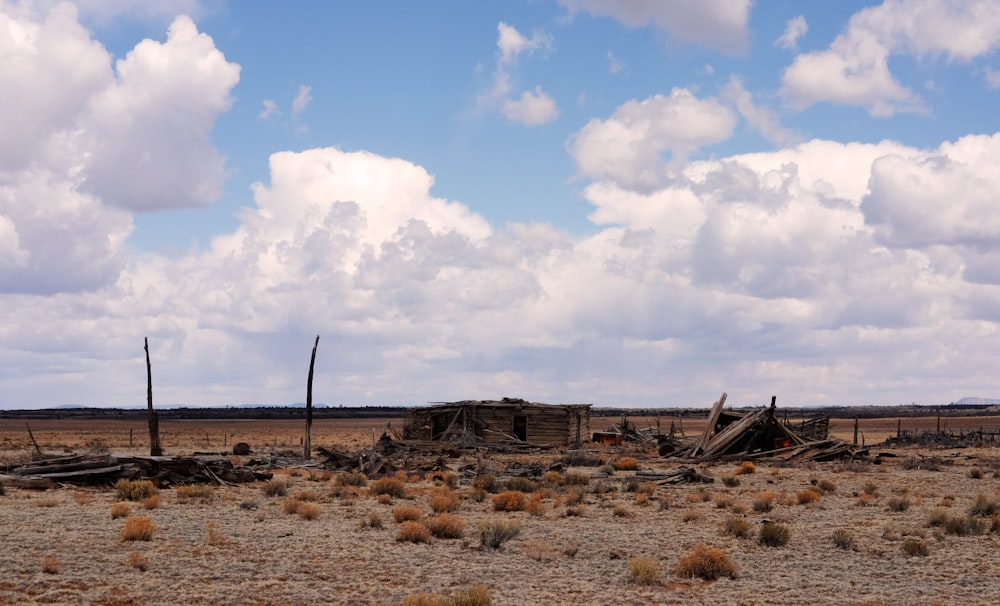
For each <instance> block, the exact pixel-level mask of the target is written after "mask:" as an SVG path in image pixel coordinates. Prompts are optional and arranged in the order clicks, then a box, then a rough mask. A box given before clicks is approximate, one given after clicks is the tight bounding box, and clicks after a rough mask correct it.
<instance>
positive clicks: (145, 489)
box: [115, 478, 160, 501]
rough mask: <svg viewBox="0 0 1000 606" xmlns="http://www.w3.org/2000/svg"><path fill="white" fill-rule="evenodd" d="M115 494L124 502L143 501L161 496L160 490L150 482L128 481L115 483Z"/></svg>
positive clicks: (122, 480)
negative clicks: (157, 495)
mask: <svg viewBox="0 0 1000 606" xmlns="http://www.w3.org/2000/svg"><path fill="white" fill-rule="evenodd" d="M115 492H116V493H118V498H119V499H121V500H122V501H141V500H143V499H145V498H148V497H151V496H153V495H154V494H159V492H160V490H159V489H158V488H157V487H156V485H155V484H153V483H152V482H150V481H149V480H126V479H124V478H123V479H121V480H118V481H117V482H115Z"/></svg>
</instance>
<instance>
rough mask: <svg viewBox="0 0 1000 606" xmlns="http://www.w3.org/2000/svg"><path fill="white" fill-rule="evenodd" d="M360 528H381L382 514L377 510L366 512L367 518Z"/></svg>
mask: <svg viewBox="0 0 1000 606" xmlns="http://www.w3.org/2000/svg"><path fill="white" fill-rule="evenodd" d="M361 527H362V528H382V516H381V515H379V513H378V512H377V511H373V512H371V513H370V514H368V519H367V520H365V521H364V522H363V523H362V524H361Z"/></svg>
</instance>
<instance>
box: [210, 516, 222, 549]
mask: <svg viewBox="0 0 1000 606" xmlns="http://www.w3.org/2000/svg"><path fill="white" fill-rule="evenodd" d="M207 529H208V544H209V545H215V546H219V545H225V544H226V535H224V534H222V531H221V530H219V523H218V522H216V521H215V520H209V521H208V524H207Z"/></svg>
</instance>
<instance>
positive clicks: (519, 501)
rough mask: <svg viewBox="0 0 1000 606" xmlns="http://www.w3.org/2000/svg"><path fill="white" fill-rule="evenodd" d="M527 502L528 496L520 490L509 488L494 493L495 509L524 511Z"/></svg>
mask: <svg viewBox="0 0 1000 606" xmlns="http://www.w3.org/2000/svg"><path fill="white" fill-rule="evenodd" d="M527 504H528V497H526V496H525V494H524V493H523V492H521V491H519V490H508V491H506V492H501V493H500V494H497V495H493V510H494V511H524V507H525V505H527Z"/></svg>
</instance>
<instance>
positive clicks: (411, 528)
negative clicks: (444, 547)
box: [396, 521, 432, 543]
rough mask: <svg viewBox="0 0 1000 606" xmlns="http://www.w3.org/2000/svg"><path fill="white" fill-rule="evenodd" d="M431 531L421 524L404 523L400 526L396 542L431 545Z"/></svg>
mask: <svg viewBox="0 0 1000 606" xmlns="http://www.w3.org/2000/svg"><path fill="white" fill-rule="evenodd" d="M431 536H432V535H431V531H430V529H429V528H427V526H425V525H424V524H423V523H421V522H414V521H409V522H403V523H402V524H400V525H399V532H398V533H397V534H396V541H397V542H399V543H430V542H431Z"/></svg>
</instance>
